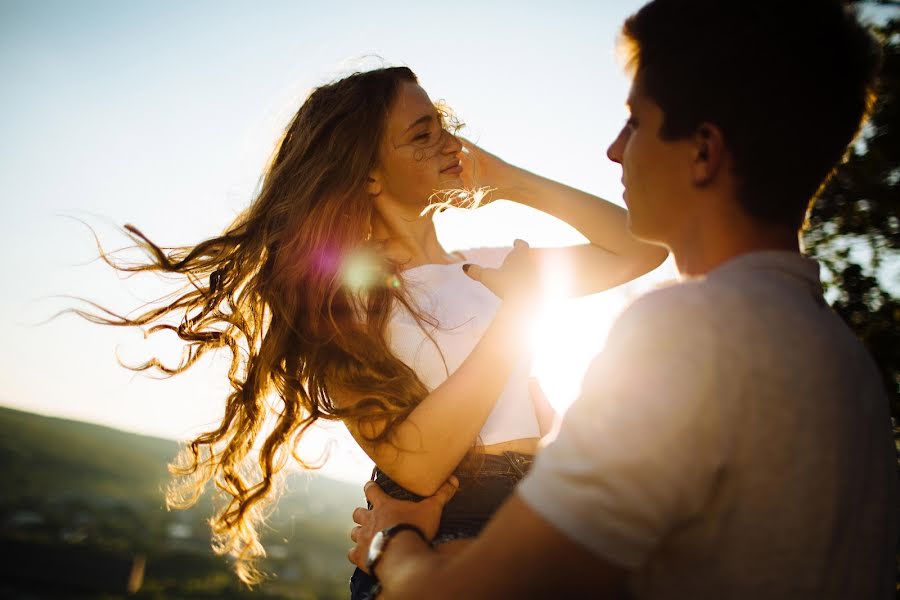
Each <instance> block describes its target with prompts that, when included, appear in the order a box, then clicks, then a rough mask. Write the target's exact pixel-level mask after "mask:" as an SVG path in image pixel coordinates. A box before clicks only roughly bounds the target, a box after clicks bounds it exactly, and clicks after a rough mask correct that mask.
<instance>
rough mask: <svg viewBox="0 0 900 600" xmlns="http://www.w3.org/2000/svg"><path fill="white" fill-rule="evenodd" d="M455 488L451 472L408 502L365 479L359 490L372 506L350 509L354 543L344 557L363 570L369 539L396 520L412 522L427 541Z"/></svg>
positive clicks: (457, 482)
mask: <svg viewBox="0 0 900 600" xmlns="http://www.w3.org/2000/svg"><path fill="white" fill-rule="evenodd" d="M458 487H459V480H458V479H456V477H454V476H452V475H451V476H450V479H448V480H447V481H446V482H445V483H444V484H443V485H442V486H441V487H440V488H438V491H437V492H435V494H434V495H433V496H429V497H428V498H425V499H424V500H422V501H421V502H408V501H406V500H396V499H394V498H391V497H390V496H388V495H387V494H386V493H384V490H382V489H381V488H380V487H379V486H378V484H377V483H375V482H374V481H369V482H367V483H366V485H365V487H364V488H363V489H364V491H365V493H366V499H367V500H368V501H369V503H370V504H371V505H372V508H371V509H370V510H366V509H365V508H362V507H357V508H356V509H354V510H353V522H354V523H356V524H357V526H356V527H354V528H353V529H352V530H351V531H350V539H351V540H352V541H353V542H354V543H355V544H356V545H355V546H353V548H351V549H350V552H348V553H347V559H348V560H349V561H350V562H352V563H353V564H355V565H356V566H357V567H359V568H360V569H362V570H364V571H365V570H366V559H367V558H368V553H369V544H370V543H371V542H372V538H373V537H374V536H375V534H376V533H378V532H379V531H382V530H383V529H386V528H388V527H390V526H392V525H396V524H397V523H409V524H410V525H415V526H416V527H418V528H419V529H421V530H422V532H423V533H424V534H425V536H426V537H427V538H428V539H429V540H432V539H434V536H435V535H437V531H438V526H439V525H440V522H441V513H442V512H443V510H444V505H445V504H447V502H449V500H450V498H452V497H453V495H454V494H455V493H456V490H457V488H458Z"/></svg>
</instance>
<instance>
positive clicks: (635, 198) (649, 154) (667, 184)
mask: <svg viewBox="0 0 900 600" xmlns="http://www.w3.org/2000/svg"><path fill="white" fill-rule="evenodd" d="M627 104H628V109H629V111H630V113H631V114H630V117H629V119H628V121H627V122H626V123H625V125H624V126H623V127H622V130H621V131H620V132H619V135H618V136H617V137H616V139H615V140H614V141H613V143H612V145H610V147H609V149H608V150H607V151H606V155H607V156H608V157H609V159H610V160H611V161H613V162H616V163H619V164H620V165H622V184H623V185H624V186H625V192H624V196H623V198H624V200H625V204H626V206H627V207H628V225H629V228H630V230H631V233H632V234H633V235H634V236H635V237H637V238H639V239H643V240H646V241H649V242H657V243H661V244H665V245H670V244H671V242H672V241H673V239H674V237H675V236H677V235H678V233H679V232H680V231H683V228H684V226H685V225H686V224H687V223H686V222H687V220H688V218H689V215H688V211H687V210H686V208H687V206H686V202H687V201H688V200H689V199H690V197H691V189H692V185H691V168H690V162H689V160H688V158H689V157H690V155H691V154H690V145H689V143H688V142H687V141H680V140H676V141H666V140H663V139H662V138H660V135H659V133H660V128H661V127H662V123H663V112H662V110H661V109H660V107H659V106H658V105H657V104H656V103H655V102H654V101H653V100H652V99H650V97H649V96H646V95H645V94H644V93H643V92H642V90H641V85H640V80H639V78H636V79H635V82H634V84H633V85H632V87H631V92H630V93H629V95H628V102H627Z"/></svg>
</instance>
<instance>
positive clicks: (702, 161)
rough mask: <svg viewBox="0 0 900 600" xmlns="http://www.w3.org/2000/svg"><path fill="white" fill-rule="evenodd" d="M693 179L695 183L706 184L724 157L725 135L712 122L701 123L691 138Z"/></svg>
mask: <svg viewBox="0 0 900 600" xmlns="http://www.w3.org/2000/svg"><path fill="white" fill-rule="evenodd" d="M691 142H692V144H693V148H694V153H693V157H692V165H693V180H694V183H695V184H697V185H707V184H709V183H710V182H712V181H713V179H715V177H716V175H717V174H718V172H719V169H720V168H722V163H723V161H724V158H725V136H723V135H722V130H721V129H719V127H718V126H716V125H713V124H712V123H703V124H701V125H700V127H698V128H697V131H696V133H694V135H693V137H692V138H691Z"/></svg>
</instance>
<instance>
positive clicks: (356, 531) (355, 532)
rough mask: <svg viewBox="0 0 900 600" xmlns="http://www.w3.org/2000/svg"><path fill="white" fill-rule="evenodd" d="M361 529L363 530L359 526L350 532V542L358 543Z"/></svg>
mask: <svg viewBox="0 0 900 600" xmlns="http://www.w3.org/2000/svg"><path fill="white" fill-rule="evenodd" d="M360 529H362V527H359V526H357V527H354V528H353V529H351V530H350V541H353V542H355V541H357V539H358V538H359V530H360Z"/></svg>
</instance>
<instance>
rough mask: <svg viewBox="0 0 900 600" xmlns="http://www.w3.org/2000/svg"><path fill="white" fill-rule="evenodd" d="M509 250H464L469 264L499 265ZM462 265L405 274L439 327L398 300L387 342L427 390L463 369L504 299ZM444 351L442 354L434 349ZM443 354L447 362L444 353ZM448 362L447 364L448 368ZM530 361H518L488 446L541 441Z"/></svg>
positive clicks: (484, 437)
mask: <svg viewBox="0 0 900 600" xmlns="http://www.w3.org/2000/svg"><path fill="white" fill-rule="evenodd" d="M510 250H511V248H480V249H474V250H467V251H465V252H463V253H462V254H463V256H464V257H465V259H466V262H471V263H474V264H478V265H481V266H483V267H499V266H500V265H501V264H502V263H503V259H504V258H505V257H506V255H507V253H509V251H510ZM462 265H463V263H454V264H449V265H443V264H428V265H421V266H418V267H413V268H411V269H407V270H406V271H403V273H402V275H403V285H404V287H405V288H406V291H407V292H408V294H409V297H410V298H411V299H412V301H413V305H414V306H415V307H417V308H418V309H419V310H420V311H422V312H423V313H424V314H425V315H428V316H430V317H431V318H432V319H433V320H435V321H436V322H437V323H438V324H439V325H438V326H437V327H433V326H431V325H430V324H428V323H423V324H422V325H423V326H424V329H425V331H427V332H428V333H429V334H430V335H431V337H432V338H433V340H434V341H432V340H431V339H429V337H428V335H426V334H425V332H424V331H422V327H420V325H419V324H418V323H417V322H416V320H415V319H414V318H413V316H412V315H411V314H410V312H409V311H408V310H407V309H406V307H404V306H403V305H402V304H400V303H398V302H395V303H394V308H393V313H392V314H391V318H390V320H389V321H388V325H387V332H386V339H387V343H388V346H389V347H390V349H391V351H392V352H393V353H394V355H395V356H396V357H397V358H399V359H400V360H402V361H403V362H404V363H406V364H407V365H409V366H410V367H411V368H412V369H413V370H414V371H415V372H416V375H418V376H419V379H420V380H421V381H422V383H424V384H425V386H426V387H427V388H428V389H429V390H433V389H434V388H436V387H437V386H439V385H440V384H441V383H443V382H444V380H446V379H447V377H448V376H449V375H450V374H452V373H453V372H454V371H456V369H457V368H459V365H460V364H462V362H463V360H465V358H466V357H467V356H468V355H469V353H470V352H471V351H472V348H474V347H475V344H477V343H478V340H480V339H481V336H482V335H483V334H484V331H485V329H487V327H488V325H489V324H490V323H491V321H492V320H493V318H494V315H495V313H496V312H497V309H498V307H499V306H500V299H499V298H497V297H496V296H495V295H494V294H493V293H492V292H491V291H489V290H488V289H487V288H486V287H484V286H483V285H481V284H480V283H478V282H476V281H473V280H472V279H470V278H469V277H468V275H466V274H465V273H464V272H463V270H462ZM435 342H436V343H437V346H439V347H440V351H438V348H437V347H436V346H435ZM442 354H443V359H442V356H441V355H442ZM445 361H446V365H445ZM530 371H531V364H530V359H525V360H523V361H522V362H520V363H519V364H518V365H517V366H516V368H515V370H514V371H513V373H512V375H511V376H510V378H509V380H508V381H507V382H506V387H504V389H503V392H501V394H500V397H499V398H498V399H497V402H496V404H495V405H494V409H493V410H492V411H491V414H490V415H489V416H488V419H487V421H485V423H484V426H483V427H482V429H481V441H482V443H483V444H484V445H486V446H487V445H490V444H497V443H500V442H507V441H510V440H516V439H521V438H534V437H540V429H539V427H538V421H537V416H536V415H535V412H534V405H533V404H532V401H531V398H530V396H529V391H528V377H529V375H530Z"/></svg>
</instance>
